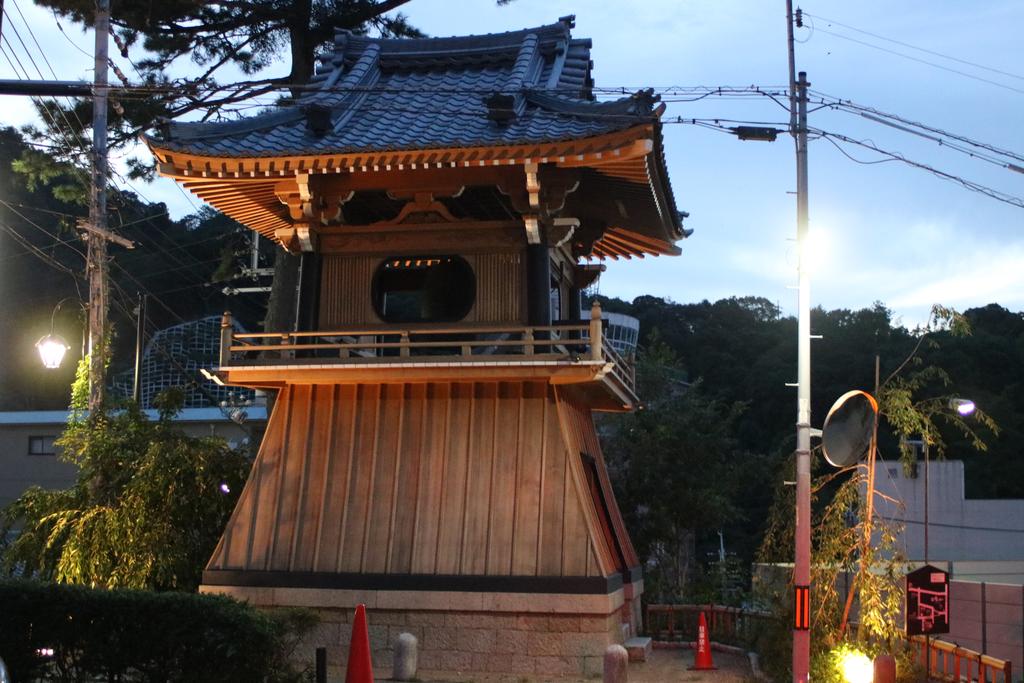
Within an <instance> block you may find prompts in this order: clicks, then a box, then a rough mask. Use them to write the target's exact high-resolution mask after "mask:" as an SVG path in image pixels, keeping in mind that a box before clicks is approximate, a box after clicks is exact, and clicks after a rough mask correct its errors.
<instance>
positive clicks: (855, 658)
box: [839, 650, 875, 683]
mask: <svg viewBox="0 0 1024 683" xmlns="http://www.w3.org/2000/svg"><path fill="white" fill-rule="evenodd" d="M839 667H840V669H841V670H842V673H843V680H844V681H846V683H871V681H873V680H874V676H875V666H874V664H873V663H872V661H871V659H869V658H868V656H867V655H866V654H864V653H863V652H859V651H857V650H846V651H844V652H843V653H842V654H841V655H840V659H839Z"/></svg>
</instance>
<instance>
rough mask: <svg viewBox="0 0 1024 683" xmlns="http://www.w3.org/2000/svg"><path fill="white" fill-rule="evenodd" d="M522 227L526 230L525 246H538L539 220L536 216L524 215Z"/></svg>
mask: <svg viewBox="0 0 1024 683" xmlns="http://www.w3.org/2000/svg"><path fill="white" fill-rule="evenodd" d="M523 227H524V228H526V242H527V244H540V218H539V217H538V216H537V215H536V214H526V215H524V216H523Z"/></svg>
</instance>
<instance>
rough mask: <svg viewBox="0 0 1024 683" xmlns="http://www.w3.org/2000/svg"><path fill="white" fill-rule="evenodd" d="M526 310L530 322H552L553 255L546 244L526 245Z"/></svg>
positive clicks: (535, 323) (547, 323) (543, 323)
mask: <svg viewBox="0 0 1024 683" xmlns="http://www.w3.org/2000/svg"><path fill="white" fill-rule="evenodd" d="M526 311H527V313H526V316H527V323H528V324H530V325H535V326H542V325H545V326H546V325H550V324H551V256H550V254H548V246H547V245H546V244H527V245H526Z"/></svg>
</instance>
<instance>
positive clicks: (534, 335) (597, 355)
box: [220, 306, 636, 393]
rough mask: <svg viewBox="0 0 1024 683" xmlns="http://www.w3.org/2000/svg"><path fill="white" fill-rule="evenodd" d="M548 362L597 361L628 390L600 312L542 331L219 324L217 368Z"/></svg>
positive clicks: (227, 317)
mask: <svg viewBox="0 0 1024 683" xmlns="http://www.w3.org/2000/svg"><path fill="white" fill-rule="evenodd" d="M530 360H555V361H568V362H586V361H596V362H602V363H605V364H606V366H607V374H608V375H611V377H612V378H613V379H614V381H615V382H617V383H618V384H620V385H621V386H622V387H623V388H625V389H626V390H627V391H628V392H630V393H633V392H634V391H635V387H636V375H635V370H634V367H633V363H632V361H631V360H627V359H626V358H623V357H622V356H621V355H620V354H619V353H618V352H617V351H616V350H615V348H614V347H613V346H612V344H611V341H610V340H609V339H608V337H607V335H605V334H604V331H603V327H602V320H601V309H600V307H597V306H595V307H594V309H593V310H592V311H591V319H590V321H589V322H580V323H559V324H555V325H543V326H537V325H534V326H472V325H456V324H444V323H439V324H436V325H430V326H422V327H408V328H398V327H381V328H376V329H373V328H365V327H359V328H355V327H352V328H337V329H332V330H317V331H312V332H256V333H236V332H235V330H234V325H233V322H232V319H231V314H230V313H225V314H224V316H223V318H222V320H221V348H220V366H221V368H223V369H228V368H231V367H239V366H252V365H280V364H282V363H285V364H290V363H296V364H331V365H345V364H352V365H357V364H374V363H406V362H410V363H411V362H416V363H423V362H437V363H450V362H457V363H467V364H471V363H493V362H498V361H506V362H520V363H521V362H524V361H530Z"/></svg>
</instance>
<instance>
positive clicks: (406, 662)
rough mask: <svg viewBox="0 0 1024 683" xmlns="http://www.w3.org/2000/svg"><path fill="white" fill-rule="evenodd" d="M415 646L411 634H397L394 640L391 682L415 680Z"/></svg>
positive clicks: (414, 639) (413, 637)
mask: <svg viewBox="0 0 1024 683" xmlns="http://www.w3.org/2000/svg"><path fill="white" fill-rule="evenodd" d="M417 645H418V643H417V642H416V636H414V635H413V634H411V633H400V634H398V638H397V639H396V640H395V667H394V670H393V671H392V676H391V678H392V679H393V680H396V681H411V680H413V679H415V678H416V659H417V653H416V648H417Z"/></svg>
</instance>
